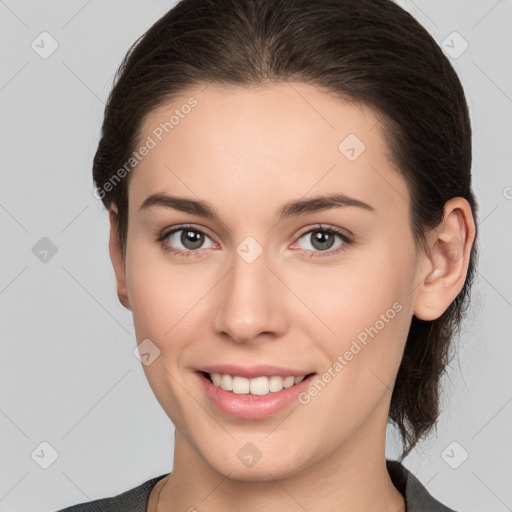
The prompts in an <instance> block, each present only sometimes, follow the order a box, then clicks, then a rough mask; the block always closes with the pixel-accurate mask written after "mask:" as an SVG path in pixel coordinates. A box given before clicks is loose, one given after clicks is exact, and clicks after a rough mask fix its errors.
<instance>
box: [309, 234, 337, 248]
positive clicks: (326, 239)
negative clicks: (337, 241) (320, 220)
mask: <svg viewBox="0 0 512 512" xmlns="http://www.w3.org/2000/svg"><path fill="white" fill-rule="evenodd" d="M311 239H312V245H313V247H315V249H319V250H325V249H330V248H331V247H332V245H333V244H334V235H333V234H332V233H327V232H325V231H316V232H315V233H312V234H311Z"/></svg>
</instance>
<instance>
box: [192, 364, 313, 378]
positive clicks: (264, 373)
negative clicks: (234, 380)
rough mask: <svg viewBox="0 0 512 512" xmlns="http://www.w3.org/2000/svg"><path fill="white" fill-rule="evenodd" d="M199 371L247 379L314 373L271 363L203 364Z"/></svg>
mask: <svg viewBox="0 0 512 512" xmlns="http://www.w3.org/2000/svg"><path fill="white" fill-rule="evenodd" d="M197 371H200V372H206V373H220V374H221V375H238V376H240V377H245V378H246V379H254V378H256V377H271V376H273V375H278V376H280V377H287V376H290V375H293V376H294V377H299V376H301V375H308V374H310V373H313V372H311V371H308V370H296V369H293V368H285V367H283V366H274V365H269V364H259V365H257V366H240V365H235V364H212V365H208V366H203V367H201V368H199V369H198V370H197Z"/></svg>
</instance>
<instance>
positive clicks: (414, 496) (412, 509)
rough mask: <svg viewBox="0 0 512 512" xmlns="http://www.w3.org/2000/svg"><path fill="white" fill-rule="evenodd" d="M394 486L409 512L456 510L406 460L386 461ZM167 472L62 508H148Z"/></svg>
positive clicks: (70, 511) (103, 511)
mask: <svg viewBox="0 0 512 512" xmlns="http://www.w3.org/2000/svg"><path fill="white" fill-rule="evenodd" d="M386 466H387V469H388V473H389V476H390V477H391V481H392V482H393V484H394V486H395V487H396V488H397V489H398V490H399V491H400V492H401V493H402V494H403V496H404V498H405V502H406V504H407V512H455V511H454V510H452V509H451V508H448V507H445V506H444V505H443V504H441V503H439V501H437V500H436V499H435V498H433V497H432V496H431V495H430V494H429V492H428V491H427V489H425V487H424V486H423V484H422V483H421V482H420V481H419V480H418V479H417V478H416V477H415V476H414V475H413V474H412V473H411V472H410V471H409V470H408V469H407V468H406V467H405V466H403V465H402V464H400V463H399V462H397V461H391V460H387V461H386ZM168 474H169V473H166V474H165V475H161V476H157V477H155V478H151V479H150V480H147V481H146V482H144V483H143V484H141V485H139V486H137V487H134V488H133V489H130V490H129V491H125V492H123V493H122V494H118V495H117V496H113V497H112V498H103V499H99V500H94V501H89V502H86V503H79V504H78V505H73V506H71V507H68V508H65V509H62V510H59V511H58V512H146V510H147V504H148V499H149V494H150V492H151V490H152V489H153V487H154V486H155V485H156V483H157V482H158V481H159V480H161V479H162V478H164V477H166V476H167V475H168Z"/></svg>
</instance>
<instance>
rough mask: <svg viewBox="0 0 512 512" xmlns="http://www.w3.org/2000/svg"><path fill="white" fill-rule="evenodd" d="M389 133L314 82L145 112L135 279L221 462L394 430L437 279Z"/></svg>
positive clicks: (139, 331) (265, 468)
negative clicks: (424, 294)
mask: <svg viewBox="0 0 512 512" xmlns="http://www.w3.org/2000/svg"><path fill="white" fill-rule="evenodd" d="M190 98H193V100H191V99H190ZM185 105H189V107H190V108H189V107H185ZM173 114H174V116H175V117H174V119H173V120H172V121H171V123H172V127H171V125H170V124H168V125H165V123H166V122H169V119H170V117H171V116H172V115H173ZM162 126H164V127H165V128H162ZM383 129H384V128H383V126H382V124H381V123H379V120H378V117H377V115H376V114H375V113H374V112H373V111H372V110H371V109H369V108H367V107H365V106H361V105H355V104H352V103H347V102H344V101H341V100H340V99H338V98H335V97H333V96H331V95H328V94H325V93H323V92H321V91H320V90H319V89H317V88H314V87H312V86H309V85H305V84H294V85H293V87H292V86H291V85H289V84H278V85H273V86H269V87H253V88H245V89H226V88H224V89H222V88H217V87H215V86H213V85H210V86H209V87H208V88H206V89H204V90H200V89H193V90H192V89H191V90H189V91H187V93H186V94H183V96H182V98H180V99H177V100H174V101H173V103H170V104H167V105H164V106H162V107H161V108H159V109H158V110H155V111H153V112H152V113H150V114H149V115H148V117H147V118H146V119H145V123H144V126H143V130H142V132H141V137H140V140H141V144H142V143H144V144H146V145H147V146H148V147H150V150H149V151H147V155H146V156H145V157H144V158H143V159H142V160H141V162H140V163H139V164H138V165H137V167H136V169H135V170H134V171H133V174H132V175H131V176H130V182H129V222H128V236H127V247H126V261H125V263H126V264H125V268H124V270H123V275H122V276H121V278H120V279H119V276H118V280H120V281H122V283H121V288H122V289H124V292H123V293H125V295H126V299H125V300H126V303H127V305H128V307H129V308H130V309H131V310H132V312H133V317H134V323H135V330H136V336H137V343H141V342H143V340H150V341H146V342H145V343H146V347H147V348H148V352H149V353H150V354H151V355H150V356H149V358H150V359H151V360H152V362H151V364H147V365H144V366H143V368H144V371H145V373H146V376H147V379H148V381H149V383H150V385H151V387H152V389H153V391H154V393H155V395H156V397H157V399H158V401H159V402H160V404H161V405H162V407H163V409H164V410H165V412H166V413H167V414H168V416H169V417H170V419H171V420H172V422H173V423H174V425H175V427H176V432H177V443H180V446H181V448H180V449H181V450H184V451H185V452H186V451H188V452H189V453H190V456H191V457H196V458H197V459H198V460H201V461H202V462H204V464H205V465H206V466H208V467H209V468H212V469H213V470H216V471H219V472H221V473H223V474H228V473H230V475H231V477H233V478H239V479H262V480H263V479H268V478H269V474H271V475H273V476H274V477H278V476H279V477H284V476H287V475H291V474H293V473H296V472H299V471H302V470H305V469H307V468H310V467H313V465H314V464H316V463H320V462H321V461H323V462H325V461H327V460H329V458H330V457H332V458H334V457H336V458H338V460H339V457H340V456H343V455H348V454H349V453H352V452H353V450H356V449H357V450H359V453H361V451H363V452H364V451H365V450H368V449H369V448H368V447H369V446H373V447H374V446H375V445H376V443H380V442H381V441H382V440H383V437H384V435H385V426H386V419H387V414H388V407H389V401H390V398H391V389H392V387H393V383H394V380H395V377H396V373H397V371H398V367H399V364H400V360H401V356H402V352H403V348H404V344H405V340H406V337H407V332H408V329H409V325H410V322H411V317H412V314H413V309H414V301H415V293H416V292H415V283H416V282H417V281H418V280H419V276H420V274H421V272H422V264H421V258H420V255H419V251H418V249H417V247H416V245H415V242H414V239H413V234H412V231H411V227H410V221H409V194H408V190H407V186H406V183H405V181H404V179H403V178H402V177H401V176H400V174H399V173H398V172H397V171H396V169H395V168H394V167H393V163H392V162H391V160H390V158H389V155H388V149H387V145H386V142H385V140H384V135H383ZM167 132H168V133H167ZM148 137H149V138H148ZM150 140H151V141H150ZM320 198H324V199H320ZM156 356H157V357H156ZM153 358H154V360H153ZM212 374H216V375H213V376H212ZM232 377H233V378H232ZM282 377H288V378H287V379H286V378H285V379H282ZM295 377H298V378H297V379H295ZM301 377H305V378H304V379H303V380H302V381H301V382H297V384H295V381H300V378H301ZM210 379H212V380H213V381H214V382H211V380H210ZM219 383H220V386H219V385H218V384H219ZM291 383H293V385H290V384H291ZM233 386H234V390H230V387H231V388H233ZM283 386H284V387H283ZM223 388H227V389H223ZM269 388H270V390H269ZM280 388H282V389H281V390H279V389H280ZM247 391H249V392H248V393H247ZM259 460H262V461H264V464H258V462H259ZM324 467H325V464H324Z"/></svg>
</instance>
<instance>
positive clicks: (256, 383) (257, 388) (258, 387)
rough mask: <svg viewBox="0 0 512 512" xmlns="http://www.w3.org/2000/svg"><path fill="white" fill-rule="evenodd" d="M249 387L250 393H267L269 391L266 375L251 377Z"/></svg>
mask: <svg viewBox="0 0 512 512" xmlns="http://www.w3.org/2000/svg"><path fill="white" fill-rule="evenodd" d="M250 389H251V394H252V395H267V394H268V393H269V392H270V387H269V383H268V377H257V378H255V379H251V386H250Z"/></svg>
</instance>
